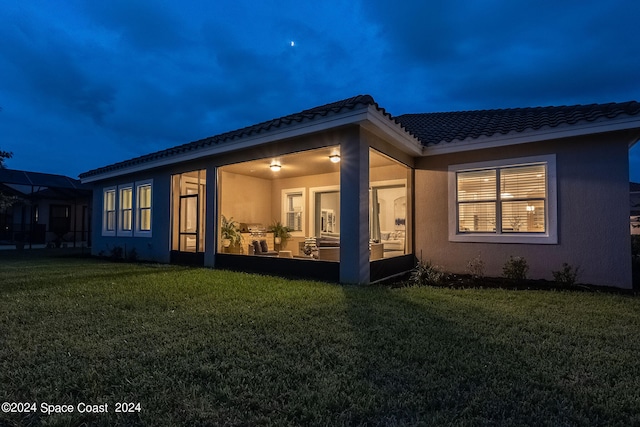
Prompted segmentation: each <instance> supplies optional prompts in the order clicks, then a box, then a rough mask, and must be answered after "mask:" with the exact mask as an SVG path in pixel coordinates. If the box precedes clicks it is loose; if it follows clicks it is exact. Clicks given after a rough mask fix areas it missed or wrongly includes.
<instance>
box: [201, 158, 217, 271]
mask: <svg viewBox="0 0 640 427" xmlns="http://www.w3.org/2000/svg"><path fill="white" fill-rule="evenodd" d="M206 170H207V188H206V192H205V199H206V206H205V215H206V217H205V220H204V233H205V234H204V266H205V267H211V268H215V263H216V247H217V246H218V242H217V240H218V239H217V236H218V227H217V225H218V221H217V218H218V212H217V203H216V201H217V199H216V197H217V194H218V191H217V187H218V169H217V168H216V167H215V166H207V169H206Z"/></svg>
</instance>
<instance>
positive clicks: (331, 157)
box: [329, 154, 340, 163]
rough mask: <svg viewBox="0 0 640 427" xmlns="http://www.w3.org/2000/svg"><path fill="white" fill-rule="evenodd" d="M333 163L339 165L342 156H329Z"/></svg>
mask: <svg viewBox="0 0 640 427" xmlns="http://www.w3.org/2000/svg"><path fill="white" fill-rule="evenodd" d="M329 160H331V163H338V162H339V161H340V154H332V155H330V156H329Z"/></svg>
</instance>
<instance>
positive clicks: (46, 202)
mask: <svg viewBox="0 0 640 427" xmlns="http://www.w3.org/2000/svg"><path fill="white" fill-rule="evenodd" d="M0 192H2V193H3V194H5V195H7V196H12V197H14V198H15V203H13V204H12V205H11V206H10V207H9V208H6V209H4V210H0V244H5V245H6V244H11V245H13V244H15V243H16V242H18V243H21V242H24V243H25V246H26V247H30V246H33V245H43V244H51V245H58V246H59V245H63V244H64V245H69V246H74V247H75V246H79V245H84V246H86V245H88V244H89V243H90V240H91V233H90V230H91V228H90V227H91V219H90V212H91V197H92V191H91V187H90V186H87V185H84V184H82V183H81V182H80V181H78V180H77V179H73V178H69V177H66V176H62V175H52V174H48V173H39V172H27V171H21V170H13V169H0Z"/></svg>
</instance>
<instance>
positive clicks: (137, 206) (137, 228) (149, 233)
mask: <svg viewBox="0 0 640 427" xmlns="http://www.w3.org/2000/svg"><path fill="white" fill-rule="evenodd" d="M147 185H148V186H149V187H151V203H150V205H149V208H141V207H140V198H139V197H140V187H145V186H147ZM135 190H136V191H135V196H134V203H135V221H134V222H135V227H134V228H135V235H136V237H152V230H153V179H147V180H144V181H136V185H135ZM142 209H149V222H150V227H149V230H142V229H141V228H140V221H141V220H142V215H141V210H142Z"/></svg>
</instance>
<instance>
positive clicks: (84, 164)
mask: <svg viewBox="0 0 640 427" xmlns="http://www.w3.org/2000/svg"><path fill="white" fill-rule="evenodd" d="M0 17H1V18H2V22H3V23H4V25H3V26H2V27H0V107H2V111H0V135H1V136H0V138H1V139H0V150H6V151H11V152H13V154H14V158H13V159H10V160H9V161H8V162H7V165H8V166H9V167H10V168H13V169H26V170H34V171H41V172H49V173H59V174H65V175H69V176H73V177H75V176H77V175H78V174H79V173H81V172H84V171H87V170H89V169H93V168H96V167H100V166H105V165H107V164H111V163H114V162H117V161H121V160H126V159H129V158H132V157H135V156H138V155H142V154H146V153H149V152H152V151H156V150H160V149H164V148H168V147H172V146H175V145H178V144H183V143H186V142H189V141H192V140H196V139H200V138H204V137H206V136H211V135H215V134H218V133H221V132H225V131H228V130H233V129H237V128H240V127H243V126H247V125H251V124H254V123H257V122H261V121H264V120H268V119H271V118H274V117H279V116H282V115H285V114H289V113H293V112H296V111H300V110H303V109H306V108H311V107H314V106H317V105H322V104H325V103H328V102H332V101H336V100H339V99H343V98H347V97H351V96H355V95H357V94H364V93H368V94H370V95H372V96H373V97H374V98H375V99H376V101H377V102H378V103H379V104H380V105H381V106H382V107H384V108H385V109H386V110H387V111H389V112H390V113H391V114H394V115H400V114H403V113H410V112H413V113H415V112H432V111H454V110H469V109H484V108H508V107H527V106H545V105H570V104H589V103H594V102H598V103H602V102H621V101H628V100H640V84H639V79H638V76H640V43H639V42H638V41H637V19H638V17H640V2H637V1H635V0H608V1H606V2H584V1H582V0H581V1H575V0H563V1H557V0H556V1H547V0H537V1H526V0H522V1H508V2H507V1H503V0H500V1H498V0H485V1H483V2H478V1H474V0H442V1H426V2H425V1H404V2H401V3H399V2H389V1H382V0H369V1H360V0H354V1H349V2H333V1H325V2H300V1H279V2H273V1H261V2H255V1H245V0H235V1H215V2H212V1H181V2H177V1H162V0H141V1H135V0H125V1H121V0H109V1H84V0H82V1H81V0H77V1H76V0H66V1H64V2H58V1H38V0H35V1H14V0H8V1H4V2H2V3H1V4H0ZM292 42H293V45H292ZM631 166H632V174H631V178H632V179H634V180H636V181H640V148H636V149H633V150H632V151H631Z"/></svg>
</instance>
